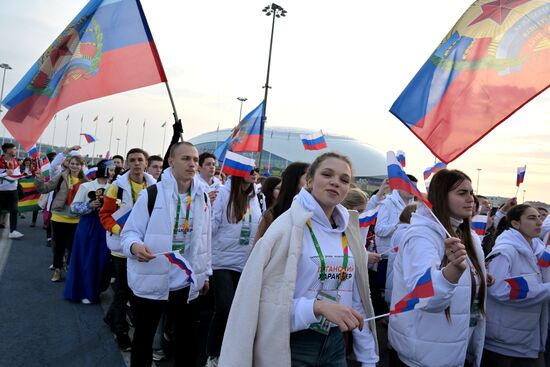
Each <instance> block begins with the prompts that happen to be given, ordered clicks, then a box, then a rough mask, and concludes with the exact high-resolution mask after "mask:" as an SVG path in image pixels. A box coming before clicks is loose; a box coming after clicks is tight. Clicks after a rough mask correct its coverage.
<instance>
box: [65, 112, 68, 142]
mask: <svg viewBox="0 0 550 367" xmlns="http://www.w3.org/2000/svg"><path fill="white" fill-rule="evenodd" d="M65 121H67V129H66V130H65V148H66V147H67V146H68V145H69V116H67V118H66V119H65Z"/></svg>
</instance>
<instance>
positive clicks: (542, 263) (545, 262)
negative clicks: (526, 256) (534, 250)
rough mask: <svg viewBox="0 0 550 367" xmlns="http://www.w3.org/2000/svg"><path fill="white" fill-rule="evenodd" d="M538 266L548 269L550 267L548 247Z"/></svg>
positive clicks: (549, 250)
mask: <svg viewBox="0 0 550 367" xmlns="http://www.w3.org/2000/svg"><path fill="white" fill-rule="evenodd" d="M537 264H538V265H539V266H540V267H541V268H547V267H549V266H550V249H549V248H548V246H546V247H545V249H544V252H543V253H542V254H541V255H540V256H539V260H538V261H537Z"/></svg>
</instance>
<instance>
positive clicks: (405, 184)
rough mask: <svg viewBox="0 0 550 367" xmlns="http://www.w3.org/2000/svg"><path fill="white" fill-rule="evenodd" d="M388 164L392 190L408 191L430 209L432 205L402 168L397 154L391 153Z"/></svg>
mask: <svg viewBox="0 0 550 367" xmlns="http://www.w3.org/2000/svg"><path fill="white" fill-rule="evenodd" d="M386 161H387V164H388V179H389V181H390V188H391V189H392V190H402V191H406V192H408V193H410V194H412V195H414V196H416V197H417V198H419V199H420V200H422V201H423V202H424V204H426V205H427V206H428V207H429V208H430V209H431V208H432V204H431V203H430V202H429V201H428V200H427V199H426V198H425V197H424V195H422V193H421V192H420V191H419V190H418V188H417V187H416V185H415V184H414V183H413V182H412V181H411V180H409V178H408V177H407V174H406V173H405V171H403V168H402V167H401V164H400V163H399V162H398V161H397V158H396V157H395V153H394V152H392V151H389V152H388V153H387V156H386Z"/></svg>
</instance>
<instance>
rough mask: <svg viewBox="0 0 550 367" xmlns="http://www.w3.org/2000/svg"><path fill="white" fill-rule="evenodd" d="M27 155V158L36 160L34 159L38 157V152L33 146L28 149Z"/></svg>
mask: <svg viewBox="0 0 550 367" xmlns="http://www.w3.org/2000/svg"><path fill="white" fill-rule="evenodd" d="M27 153H28V154H29V157H31V158H32V159H36V158H38V157H40V152H39V151H38V149H37V148H36V145H33V146H32V148H31V149H29V151H28V152H27Z"/></svg>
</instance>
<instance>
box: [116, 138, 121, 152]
mask: <svg viewBox="0 0 550 367" xmlns="http://www.w3.org/2000/svg"><path fill="white" fill-rule="evenodd" d="M119 143H120V138H116V154H117V155H118V144H119Z"/></svg>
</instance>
